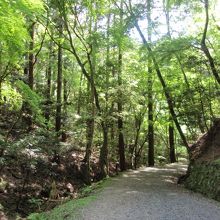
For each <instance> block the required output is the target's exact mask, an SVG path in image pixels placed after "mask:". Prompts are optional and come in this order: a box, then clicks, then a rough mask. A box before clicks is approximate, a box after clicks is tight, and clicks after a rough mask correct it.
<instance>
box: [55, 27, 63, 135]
mask: <svg viewBox="0 0 220 220" xmlns="http://www.w3.org/2000/svg"><path fill="white" fill-rule="evenodd" d="M59 25H60V26H59V36H60V37H62V31H63V28H62V24H61V23H60V24H59ZM57 59H58V64H57V70H58V71H57V105H56V106H57V107H56V132H59V131H60V129H61V111H62V78H63V76H62V75H63V51H62V46H61V45H59V46H58V57H57Z"/></svg>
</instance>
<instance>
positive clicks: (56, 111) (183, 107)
mask: <svg viewBox="0 0 220 220" xmlns="http://www.w3.org/2000/svg"><path fill="white" fill-rule="evenodd" d="M219 10H220V2H219V1H218V0H212V1H209V0H142V1H141V0H93V1H90V0H1V1H0V213H3V212H5V213H6V214H9V215H10V214H11V213H13V215H14V213H19V215H20V216H22V217H25V216H27V215H29V214H30V213H32V212H38V211H45V210H48V209H51V208H53V207H54V206H55V205H57V204H58V203H59V201H58V202H57V201H56V200H59V199H60V198H62V199H63V200H65V199H69V198H71V199H72V198H76V197H77V195H78V194H79V193H80V192H81V191H82V188H84V187H85V186H86V185H87V186H90V185H91V184H93V183H95V182H97V181H100V180H102V179H104V178H106V177H108V176H114V175H116V174H118V172H119V171H126V170H128V169H137V168H139V167H141V166H149V167H153V166H155V165H162V164H167V163H175V162H177V161H180V162H181V161H182V162H186V163H187V161H188V160H189V158H190V156H191V153H190V148H191V145H192V144H193V143H195V142H196V140H197V139H198V137H200V136H201V135H202V134H205V133H206V132H208V131H209V130H210V128H211V127H212V125H213V123H214V121H216V120H218V118H219V117H220V111H219V106H220V99H219V95H220V74H219V70H220V62H219V60H220V14H219ZM219 158H220V155H219ZM215 159H216V158H215ZM48 198H49V199H51V202H50V203H48ZM58 198H59V199H58Z"/></svg>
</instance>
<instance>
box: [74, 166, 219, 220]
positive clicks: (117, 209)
mask: <svg viewBox="0 0 220 220" xmlns="http://www.w3.org/2000/svg"><path fill="white" fill-rule="evenodd" d="M185 170H186V165H180V164H173V165H167V166H166V167H164V168H143V169H140V170H138V171H129V172H126V173H124V174H123V175H122V176H120V177H116V178H113V180H112V181H111V184H110V185H109V186H107V187H106V188H105V189H104V190H103V191H102V192H100V193H99V195H98V198H97V199H96V200H95V201H93V202H92V203H90V204H89V205H88V207H84V208H83V209H82V210H79V216H80V217H77V219H80V220H201V219H204V220H205V219H209V220H220V203H218V202H215V201H213V200H210V199H207V198H205V197H203V196H202V195H200V194H196V193H193V192H191V191H188V190H186V189H184V188H183V187H182V186H179V185H177V184H176V180H177V176H178V174H180V173H182V172H184V171H185Z"/></svg>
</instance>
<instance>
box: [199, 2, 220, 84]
mask: <svg viewBox="0 0 220 220" xmlns="http://www.w3.org/2000/svg"><path fill="white" fill-rule="evenodd" d="M204 4H205V13H206V21H205V27H204V32H203V36H202V41H201V49H202V51H203V52H204V54H205V56H206V58H207V59H208V61H209V65H210V69H211V71H212V74H213V76H214V77H215V79H216V81H217V82H218V84H219V85H220V76H219V74H218V71H217V69H216V66H215V61H214V59H213V57H212V55H211V53H210V51H209V49H208V47H207V45H206V36H207V31H208V25H209V0H205V2H204Z"/></svg>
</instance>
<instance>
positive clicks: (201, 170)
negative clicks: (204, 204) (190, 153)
mask: <svg viewBox="0 0 220 220" xmlns="http://www.w3.org/2000/svg"><path fill="white" fill-rule="evenodd" d="M185 186H186V187H187V188H189V189H191V190H193V191H196V192H200V193H202V194H204V195H206V196H208V197H210V198H213V199H216V200H218V201H220V160H216V161H213V162H212V163H201V164H195V165H193V166H192V168H191V172H190V176H189V177H188V178H187V180H186V182H185Z"/></svg>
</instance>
